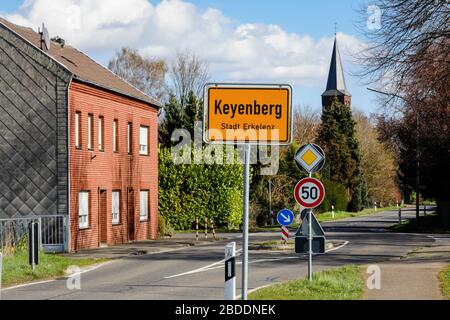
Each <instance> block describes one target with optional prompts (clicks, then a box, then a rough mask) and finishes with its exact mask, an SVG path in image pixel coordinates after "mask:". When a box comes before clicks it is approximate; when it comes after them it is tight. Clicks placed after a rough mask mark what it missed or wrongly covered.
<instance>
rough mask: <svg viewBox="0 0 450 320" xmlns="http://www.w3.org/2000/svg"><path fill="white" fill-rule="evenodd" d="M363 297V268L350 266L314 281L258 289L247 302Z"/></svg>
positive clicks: (296, 281) (293, 282) (319, 276)
mask: <svg viewBox="0 0 450 320" xmlns="http://www.w3.org/2000/svg"><path fill="white" fill-rule="evenodd" d="M363 293H364V278H363V275H362V268H361V267H359V266H354V265H349V266H345V267H342V268H339V269H332V270H326V271H322V272H318V273H315V274H314V281H313V282H309V281H308V280H307V279H302V280H294V281H289V282H286V283H281V284H276V285H273V286H270V287H267V288H263V289H260V290H258V291H256V292H254V293H252V294H250V295H249V298H250V300H359V299H361V297H362V295H363Z"/></svg>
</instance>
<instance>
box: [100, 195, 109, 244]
mask: <svg viewBox="0 0 450 320" xmlns="http://www.w3.org/2000/svg"><path fill="white" fill-rule="evenodd" d="M106 196H107V193H106V190H100V193H99V199H98V204H99V208H98V214H99V217H98V222H99V229H100V245H106V244H107V243H108V214H107V212H108V211H107V202H106Z"/></svg>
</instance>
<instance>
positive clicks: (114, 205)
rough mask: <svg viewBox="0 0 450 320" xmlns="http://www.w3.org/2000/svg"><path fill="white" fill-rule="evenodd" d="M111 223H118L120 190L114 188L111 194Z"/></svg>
mask: <svg viewBox="0 0 450 320" xmlns="http://www.w3.org/2000/svg"><path fill="white" fill-rule="evenodd" d="M111 213H112V224H113V225H118V224H120V191H118V190H115V191H113V192H112V196H111Z"/></svg>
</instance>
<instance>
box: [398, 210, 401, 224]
mask: <svg viewBox="0 0 450 320" xmlns="http://www.w3.org/2000/svg"><path fill="white" fill-rule="evenodd" d="M398 224H402V207H398Z"/></svg>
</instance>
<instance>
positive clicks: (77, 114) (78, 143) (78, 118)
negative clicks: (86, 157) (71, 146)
mask: <svg viewBox="0 0 450 320" xmlns="http://www.w3.org/2000/svg"><path fill="white" fill-rule="evenodd" d="M75 148H81V112H79V111H77V112H75Z"/></svg>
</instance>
